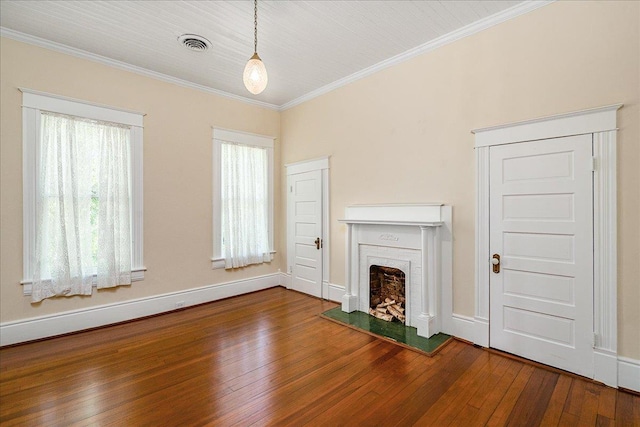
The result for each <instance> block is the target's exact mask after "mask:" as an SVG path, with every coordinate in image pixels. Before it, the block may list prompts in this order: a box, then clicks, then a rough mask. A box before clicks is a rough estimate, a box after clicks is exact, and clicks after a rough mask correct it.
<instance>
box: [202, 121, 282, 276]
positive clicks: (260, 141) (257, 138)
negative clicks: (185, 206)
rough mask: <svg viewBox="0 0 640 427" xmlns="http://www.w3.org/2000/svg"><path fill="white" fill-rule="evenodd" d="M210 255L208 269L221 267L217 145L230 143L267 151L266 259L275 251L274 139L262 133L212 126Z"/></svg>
mask: <svg viewBox="0 0 640 427" xmlns="http://www.w3.org/2000/svg"><path fill="white" fill-rule="evenodd" d="M212 143H213V256H212V258H211V268H212V269H213V270H216V269H222V268H225V259H224V255H223V254H222V189H221V187H220V183H221V170H222V154H221V144H222V143H231V144H240V145H248V146H252V147H262V148H265V149H266V150H267V181H268V182H267V194H268V198H269V200H268V203H267V209H268V212H267V215H268V225H267V227H268V230H267V233H268V236H269V253H270V258H271V259H273V255H274V254H275V253H276V252H275V250H274V246H273V241H274V229H273V218H274V212H273V209H274V202H273V194H274V180H273V176H274V175H273V174H274V165H273V161H274V160H273V148H274V145H275V138H274V137H271V136H265V135H257V134H253V133H248V132H240V131H234V130H229V129H222V128H215V127H214V128H213V138H212Z"/></svg>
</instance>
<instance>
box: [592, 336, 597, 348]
mask: <svg viewBox="0 0 640 427" xmlns="http://www.w3.org/2000/svg"><path fill="white" fill-rule="evenodd" d="M597 345H598V334H597V333H595V332H594V333H593V340H592V341H591V347H593V348H596V346H597Z"/></svg>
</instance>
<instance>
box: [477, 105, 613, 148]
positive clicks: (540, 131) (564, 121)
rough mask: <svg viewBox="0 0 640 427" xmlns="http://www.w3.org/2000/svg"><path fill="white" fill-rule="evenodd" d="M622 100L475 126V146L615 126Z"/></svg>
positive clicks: (588, 131)
mask: <svg viewBox="0 0 640 427" xmlns="http://www.w3.org/2000/svg"><path fill="white" fill-rule="evenodd" d="M622 106H623V104H614V105H607V106H604V107H597V108H589V109H586V110H580V111H572V112H570V113H564V114H557V115H553V116H548V117H540V118H537V119H532V120H524V121H520V122H515V123H507V124H503V125H498V126H490V127H486V128H482V129H474V130H472V131H471V133H473V134H475V136H476V138H475V147H476V148H478V147H487V146H492V145H500V144H512V143H514V142H524V141H533V140H538V139H547V138H558V137H561V136H571V135H583V134H587V133H594V132H606V131H613V130H616V111H618V109H620V108H621V107H622Z"/></svg>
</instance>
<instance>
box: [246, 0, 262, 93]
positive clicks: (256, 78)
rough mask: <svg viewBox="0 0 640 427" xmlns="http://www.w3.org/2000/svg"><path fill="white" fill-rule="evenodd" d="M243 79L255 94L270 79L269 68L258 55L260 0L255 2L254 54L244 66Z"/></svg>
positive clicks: (259, 91) (249, 89) (260, 90)
mask: <svg viewBox="0 0 640 427" xmlns="http://www.w3.org/2000/svg"><path fill="white" fill-rule="evenodd" d="M242 80H243V81H244V85H245V87H246V88H247V90H248V91H249V92H251V93H252V94H254V95H257V94H259V93H261V92H262V91H263V90H264V89H265V88H266V87H267V82H268V81H269V78H268V77H267V69H266V67H265V66H264V63H263V62H262V60H261V59H260V57H259V56H258V0H254V3H253V56H252V57H251V58H249V62H247V65H246V66H245V67H244V73H243V74H242Z"/></svg>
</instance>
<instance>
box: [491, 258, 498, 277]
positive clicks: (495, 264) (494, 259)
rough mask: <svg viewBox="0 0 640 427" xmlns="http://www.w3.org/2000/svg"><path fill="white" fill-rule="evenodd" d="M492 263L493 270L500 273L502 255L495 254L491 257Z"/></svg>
mask: <svg viewBox="0 0 640 427" xmlns="http://www.w3.org/2000/svg"><path fill="white" fill-rule="evenodd" d="M491 264H493V272H494V273H496V274H497V273H500V255H498V254H493V257H491Z"/></svg>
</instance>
